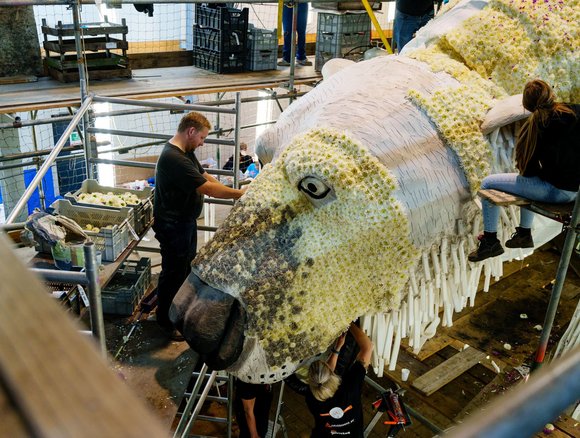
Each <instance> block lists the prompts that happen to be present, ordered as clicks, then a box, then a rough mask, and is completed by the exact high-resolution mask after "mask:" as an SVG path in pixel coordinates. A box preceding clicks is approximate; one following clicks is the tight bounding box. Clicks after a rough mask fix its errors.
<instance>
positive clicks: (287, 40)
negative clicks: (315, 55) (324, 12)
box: [282, 3, 308, 62]
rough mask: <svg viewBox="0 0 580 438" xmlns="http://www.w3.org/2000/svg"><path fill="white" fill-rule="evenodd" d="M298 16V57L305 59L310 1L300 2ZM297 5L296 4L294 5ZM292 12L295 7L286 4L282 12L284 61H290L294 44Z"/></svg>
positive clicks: (301, 59)
mask: <svg viewBox="0 0 580 438" xmlns="http://www.w3.org/2000/svg"><path fill="white" fill-rule="evenodd" d="M297 6H298V17H297V21H296V32H297V33H298V39H297V41H296V59H298V60H300V61H304V60H305V59H306V23H307V22H308V3H298V5H297ZM294 7H296V5H295V6H294ZM292 13H293V8H289V7H287V6H286V5H284V10H283V12H282V27H283V28H284V48H283V49H282V57H283V58H284V61H288V62H290V50H291V46H292Z"/></svg>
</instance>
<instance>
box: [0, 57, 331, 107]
mask: <svg viewBox="0 0 580 438" xmlns="http://www.w3.org/2000/svg"><path fill="white" fill-rule="evenodd" d="M192 62H193V61H192ZM289 72H290V69H289V68H284V69H280V70H267V71H257V72H244V73H236V74H230V75H220V74H217V73H212V72H209V71H206V70H201V69H198V68H195V67H193V66H187V67H174V68H165V69H164V68H154V69H144V70H133V78H132V79H129V80H111V81H101V82H89V91H90V92H93V93H95V94H97V95H99V96H110V97H125V98H132V99H156V98H162V97H174V96H189V95H197V94H209V93H217V92H232V91H244V90H259V89H263V88H281V87H284V86H285V84H287V83H288V81H289ZM320 79H322V76H321V75H320V73H319V72H316V71H315V70H314V67H312V66H310V67H300V68H297V69H296V73H295V77H294V84H295V85H300V84H312V83H314V82H316V81H319V80H320ZM79 104H80V89H79V84H78V83H70V84H65V83H60V82H58V81H56V80H54V79H51V78H41V79H40V80H39V81H38V82H36V83H34V84H13V85H3V86H0V114H3V113H13V112H21V111H30V110H36V109H48V108H62V107H66V106H78V105H79Z"/></svg>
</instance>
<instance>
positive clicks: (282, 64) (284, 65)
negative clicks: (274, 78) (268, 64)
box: [278, 58, 290, 67]
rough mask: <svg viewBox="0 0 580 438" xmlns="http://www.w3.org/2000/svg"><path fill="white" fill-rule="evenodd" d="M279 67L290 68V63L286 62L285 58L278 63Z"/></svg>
mask: <svg viewBox="0 0 580 438" xmlns="http://www.w3.org/2000/svg"><path fill="white" fill-rule="evenodd" d="M278 65H279V66H280V67H289V66H290V61H286V60H285V59H284V58H282V59H281V60H280V61H278Z"/></svg>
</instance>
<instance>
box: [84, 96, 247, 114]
mask: <svg viewBox="0 0 580 438" xmlns="http://www.w3.org/2000/svg"><path fill="white" fill-rule="evenodd" d="M94 101H95V102H106V103H117V104H121V105H133V106H145V107H149V108H164V109H173V110H188V111H207V112H210V113H222V114H235V113H236V110H235V109H227V108H215V107H213V106H211V107H208V106H206V105H190V104H185V103H165V102H151V101H146V100H134V99H123V98H121V97H105V96H95V97H94Z"/></svg>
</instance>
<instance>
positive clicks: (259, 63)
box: [246, 50, 278, 71]
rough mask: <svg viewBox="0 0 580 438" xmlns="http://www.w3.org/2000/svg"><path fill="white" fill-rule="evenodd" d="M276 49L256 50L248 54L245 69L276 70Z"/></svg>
mask: <svg viewBox="0 0 580 438" xmlns="http://www.w3.org/2000/svg"><path fill="white" fill-rule="evenodd" d="M277 61H278V51H277V50H258V51H255V52H253V53H250V54H249V55H248V58H247V61H246V69H248V70H250V71H263V70H276V68H277V65H276V62H277Z"/></svg>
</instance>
